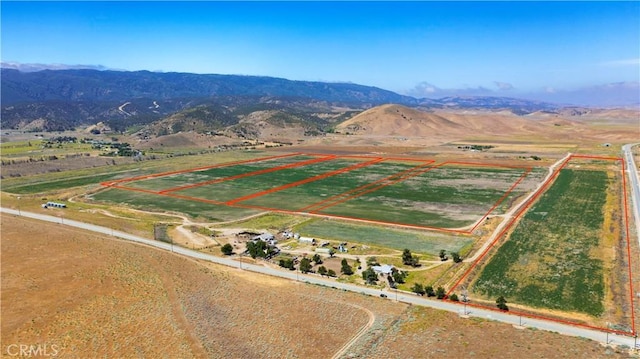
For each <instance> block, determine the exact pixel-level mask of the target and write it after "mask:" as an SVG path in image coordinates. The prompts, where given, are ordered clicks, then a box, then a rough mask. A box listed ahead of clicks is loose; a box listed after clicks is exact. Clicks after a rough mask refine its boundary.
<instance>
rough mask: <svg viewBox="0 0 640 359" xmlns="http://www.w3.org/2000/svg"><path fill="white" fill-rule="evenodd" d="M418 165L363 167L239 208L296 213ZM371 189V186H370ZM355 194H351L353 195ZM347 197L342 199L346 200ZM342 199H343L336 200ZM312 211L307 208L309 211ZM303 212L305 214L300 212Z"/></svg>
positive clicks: (278, 193) (290, 189)
mask: <svg viewBox="0 0 640 359" xmlns="http://www.w3.org/2000/svg"><path fill="white" fill-rule="evenodd" d="M420 164H422V163H418V162H414V163H412V164H404V163H392V162H378V163H374V164H371V165H368V166H366V167H361V168H357V169H354V170H351V171H348V172H344V173H339V174H337V175H334V176H330V177H326V178H322V179H319V180H317V181H313V182H309V183H305V184H302V185H300V186H295V187H291V188H287V189H284V190H282V191H278V192H274V193H270V194H266V195H264V196H260V197H257V198H253V199H250V200H247V201H244V202H242V203H243V204H248V205H254V206H262V207H268V208H278V209H285V210H291V211H299V210H303V209H304V208H306V207H308V206H311V205H313V204H316V203H319V202H321V201H324V200H328V199H330V198H331V197H332V196H336V195H340V194H343V193H346V192H349V191H351V190H354V189H356V188H358V187H361V186H364V185H367V184H370V183H373V182H375V181H378V180H380V179H383V178H385V177H388V176H391V175H393V174H396V173H399V172H402V171H406V170H408V169H410V168H413V167H416V166H418V165H420ZM372 187H373V186H372ZM354 193H355V192H354ZM347 196H348V195H345V197H344V198H346V197H347ZM339 198H343V197H339ZM314 208H315V207H311V208H309V210H313V209H314ZM304 211H307V210H304Z"/></svg>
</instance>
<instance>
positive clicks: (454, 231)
mask: <svg viewBox="0 0 640 359" xmlns="http://www.w3.org/2000/svg"><path fill="white" fill-rule="evenodd" d="M431 163H433V162H431ZM431 163H429V164H431ZM451 164H454V165H462V166H479V167H492V168H496V167H499V168H516V169H524V170H525V171H524V173H523V174H522V176H520V178H519V179H518V180H517V181H516V182H515V183H514V184H513V185H512V186H511V187H510V188H509V189H508V190H507V192H506V193H505V194H504V195H502V197H501V198H500V199H498V201H497V202H496V203H495V204H494V205H493V206H492V207H491V208H490V209H489V211H488V212H487V213H485V214H484V216H482V217H481V218H480V219H479V220H478V221H477V222H476V224H475V225H474V226H473V227H472V228H471V229H470V230H467V231H465V230H460V229H449V228H441V227H430V226H417V225H410V224H403V223H397V222H389V221H386V222H381V221H374V220H367V219H365V218H356V217H349V216H341V215H334V214H326V213H323V212H321V211H322V210H323V209H325V208H329V207H333V206H336V205H338V204H341V203H344V202H346V201H349V200H351V199H354V198H357V197H360V196H363V195H365V194H367V193H371V192H374V191H377V190H379V189H380V188H383V187H386V186H390V185H393V184H396V183H398V182H401V181H404V180H406V179H409V178H412V177H415V176H418V175H421V174H423V173H425V172H428V171H430V170H432V169H436V168H441V167H443V166H446V165H451ZM418 167H422V166H417V167H414V168H412V169H409V170H407V171H405V172H401V176H400V177H399V178H397V179H394V180H393V181H390V182H389V183H383V184H381V185H380V186H377V187H374V188H370V189H368V190H366V191H362V192H359V193H356V194H354V195H351V196H349V197H346V198H344V199H342V200H339V201H336V202H334V203H332V204H329V205H326V206H322V207H319V208H318V209H316V210H314V211H312V212H309V213H313V214H319V215H329V216H333V217H338V218H344V219H351V220H358V219H360V220H364V221H373V222H378V223H388V224H393V225H400V226H406V227H410V228H424V229H430V230H436V231H442V232H451V233H460V234H471V233H473V231H474V230H475V229H476V228H477V227H478V226H479V225H480V224H481V223H482V221H483V220H484V219H485V218H487V217H488V216H489V214H491V212H493V210H494V209H496V208H497V207H498V206H499V205H500V203H502V201H504V200H505V199H506V198H507V197H508V196H509V195H510V194H511V192H512V191H513V190H514V189H515V188H516V187H517V185H518V184H520V182H522V180H524V178H525V177H526V176H528V174H529V173H530V172H531V170H532V169H531V167H523V166H509V165H494V164H488V163H474V162H456V161H451V162H443V163H441V164H439V165H437V166H433V167H429V168H427V169H424V170H420V171H415V172H411V171H413V170H414V169H416V168H418ZM405 173H406V175H404V174H405ZM396 175H397V174H396ZM393 176H395V175H392V176H389V177H387V178H384V179H382V180H379V181H376V182H373V183H372V184H375V183H378V182H382V181H385V180H387V179H389V178H390V177H393ZM369 185H371V184H369ZM367 186H368V185H365V186H361V187H367ZM345 193H348V192H345ZM310 207H312V206H310ZM306 208H308V207H306Z"/></svg>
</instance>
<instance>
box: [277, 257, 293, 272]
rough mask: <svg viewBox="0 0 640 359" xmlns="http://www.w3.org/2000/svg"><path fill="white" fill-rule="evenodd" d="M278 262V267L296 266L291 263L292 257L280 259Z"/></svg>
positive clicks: (291, 267)
mask: <svg viewBox="0 0 640 359" xmlns="http://www.w3.org/2000/svg"><path fill="white" fill-rule="evenodd" d="M279 264H280V267H283V268H287V269H289V270H294V269H296V267H295V266H294V264H293V259H291V258H287V259H281V260H280V262H279Z"/></svg>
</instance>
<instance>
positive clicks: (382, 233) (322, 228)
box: [294, 219, 473, 257]
mask: <svg viewBox="0 0 640 359" xmlns="http://www.w3.org/2000/svg"><path fill="white" fill-rule="evenodd" d="M294 231H296V232H299V233H300V234H301V235H303V236H306V237H314V238H321V239H327V240H337V241H346V242H357V243H361V244H370V245H374V246H380V247H385V248H393V249H397V250H399V251H402V250H404V249H405V248H408V249H410V250H411V251H412V252H416V253H422V254H427V255H430V256H433V257H436V256H438V254H439V253H440V250H442V249H444V250H446V251H447V252H450V251H451V252H459V251H461V250H462V249H463V248H464V247H465V246H467V245H469V244H471V243H472V242H473V239H472V238H470V237H466V236H458V235H452V234H444V233H428V232H420V231H412V230H401V229H393V228H386V227H382V226H375V225H366V224H355V223H347V222H343V221H337V220H321V219H319V220H312V221H307V222H305V223H302V224H300V225H298V226H295V227H294Z"/></svg>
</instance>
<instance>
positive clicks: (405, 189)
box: [318, 163, 540, 229]
mask: <svg viewBox="0 0 640 359" xmlns="http://www.w3.org/2000/svg"><path fill="white" fill-rule="evenodd" d="M528 174H529V170H528V169H524V168H501V167H498V166H496V167H484V166H473V165H458V164H447V163H444V164H443V165H441V166H437V167H435V168H433V169H431V170H429V171H426V172H424V173H421V174H419V175H416V176H414V177H410V178H407V179H405V180H403V181H398V182H395V183H392V184H390V185H388V186H385V187H382V188H380V189H378V190H376V191H370V192H366V193H363V194H362V195H360V196H358V197H355V198H351V199H348V200H347V201H344V202H339V203H337V204H335V205H334V206H331V207H327V208H324V209H322V210H320V211H318V213H322V214H330V215H336V216H344V217H352V218H353V217H355V218H364V219H368V220H378V221H384V222H391V223H401V224H415V225H421V226H424V227H432V228H447V229H453V228H464V227H468V226H471V225H473V224H474V223H476V222H478V220H480V219H482V218H483V217H485V216H487V215H489V214H490V213H491V214H502V213H504V210H505V207H504V206H502V207H501V206H499V205H500V204H503V203H504V204H507V203H510V202H511V198H515V197H518V196H520V195H522V194H524V192H525V190H527V188H526V187H527V186H525V185H524V184H523V185H522V186H516V184H520V182H521V181H523V180H524V179H525V178H526V177H527V176H528ZM536 174H540V172H539V171H536ZM534 181H535V178H532V179H531V180H530V181H527V184H528V187H529V188H528V189H530V187H531V185H532V183H533V182H534ZM514 187H515V188H514ZM512 189H513V191H512ZM494 210H495V211H494Z"/></svg>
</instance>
